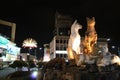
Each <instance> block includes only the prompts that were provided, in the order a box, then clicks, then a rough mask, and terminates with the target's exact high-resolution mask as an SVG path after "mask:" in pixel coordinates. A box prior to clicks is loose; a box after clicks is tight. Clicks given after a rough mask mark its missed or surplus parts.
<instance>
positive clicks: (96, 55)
mask: <svg viewBox="0 0 120 80" xmlns="http://www.w3.org/2000/svg"><path fill="white" fill-rule="evenodd" d="M86 20H87V30H86V32H85V37H84V39H83V40H81V36H80V34H79V32H78V30H79V29H82V25H80V24H78V22H77V20H75V22H74V23H73V24H72V26H71V34H70V38H69V42H68V48H67V52H68V59H69V61H74V62H75V64H76V65H77V66H82V65H83V64H96V65H97V66H106V65H110V64H115V63H116V64H118V65H120V58H119V57H118V56H117V55H115V54H114V55H113V54H111V53H110V52H109V50H108V46H105V45H103V46H100V47H99V46H98V45H97V39H98V35H97V32H96V30H95V18H94V17H92V18H86Z"/></svg>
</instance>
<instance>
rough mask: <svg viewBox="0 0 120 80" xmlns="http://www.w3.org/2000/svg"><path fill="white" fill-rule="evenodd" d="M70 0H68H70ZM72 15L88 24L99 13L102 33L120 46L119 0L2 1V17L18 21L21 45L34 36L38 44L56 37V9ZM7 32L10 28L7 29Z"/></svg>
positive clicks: (98, 29) (18, 35)
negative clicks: (89, 19) (88, 18)
mask: <svg viewBox="0 0 120 80" xmlns="http://www.w3.org/2000/svg"><path fill="white" fill-rule="evenodd" d="M67 1H68V2H67ZM56 11H58V12H59V13H61V14H65V15H70V16H72V17H73V18H74V19H77V20H78V22H79V23H80V24H81V25H83V30H80V31H81V32H80V33H81V36H83V34H84V28H85V27H86V17H93V16H94V17H95V19H96V25H95V28H96V31H97V34H98V37H105V38H109V37H110V38H111V43H113V44H115V45H117V46H119V45H120V38H119V25H120V20H119V18H120V5H119V2H116V0H79V1H76V0H8V1H7V0H4V1H2V2H0V19H3V20H7V21H10V22H14V23H16V38H15V42H16V44H17V46H19V47H22V42H23V40H25V39H26V38H29V37H30V38H33V39H35V40H36V41H37V43H38V46H39V47H40V46H42V45H43V44H44V43H49V42H50V41H51V40H52V38H53V29H54V24H55V20H54V19H55V16H54V15H55V12H56ZM6 32H7V31H6Z"/></svg>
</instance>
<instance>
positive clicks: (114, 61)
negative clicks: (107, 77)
mask: <svg viewBox="0 0 120 80" xmlns="http://www.w3.org/2000/svg"><path fill="white" fill-rule="evenodd" d="M111 62H112V63H113V64H114V63H117V64H118V65H120V58H119V57H118V56H114V57H113V59H112V60H111Z"/></svg>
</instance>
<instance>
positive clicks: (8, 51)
mask: <svg viewBox="0 0 120 80" xmlns="http://www.w3.org/2000/svg"><path fill="white" fill-rule="evenodd" d="M19 53H20V48H19V47H17V46H16V44H15V43H14V42H11V41H10V40H8V39H7V38H5V37H3V36H1V35H0V54H1V56H0V57H1V58H2V59H3V61H13V60H15V59H17V55H18V54H19Z"/></svg>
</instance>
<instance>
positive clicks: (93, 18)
mask: <svg viewBox="0 0 120 80" xmlns="http://www.w3.org/2000/svg"><path fill="white" fill-rule="evenodd" d="M91 19H92V20H95V17H92V18H91ZM86 20H87V21H88V20H90V18H88V17H86Z"/></svg>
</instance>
